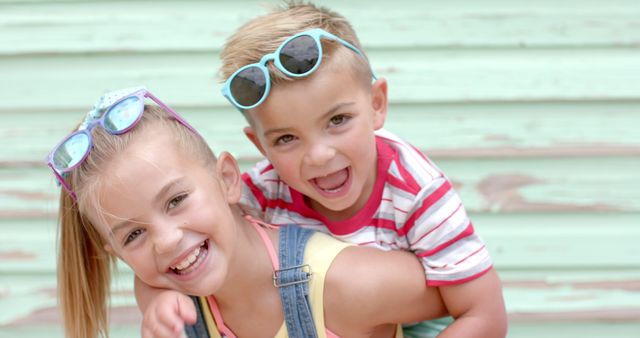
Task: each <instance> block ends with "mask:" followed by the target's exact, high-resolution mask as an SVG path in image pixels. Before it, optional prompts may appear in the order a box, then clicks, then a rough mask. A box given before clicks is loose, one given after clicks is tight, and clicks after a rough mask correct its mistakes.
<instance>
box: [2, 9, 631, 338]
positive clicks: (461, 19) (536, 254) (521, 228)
mask: <svg viewBox="0 0 640 338" xmlns="http://www.w3.org/2000/svg"><path fill="white" fill-rule="evenodd" d="M269 3H273V2H272V1H267V0H262V1H248V0H247V1H234V2H222V1H148V2H147V1H97V0H96V1H55V0H49V1H46V0H31V1H8V0H0V118H1V119H2V121H3V122H2V123H0V144H1V146H0V337H16V336H21V337H42V336H46V337H61V330H60V327H59V316H58V314H57V312H56V309H55V305H56V304H55V275H54V274H55V236H56V229H55V228H56V223H55V214H56V206H57V197H56V196H57V194H58V191H57V189H56V187H55V184H54V182H53V179H52V178H51V175H50V173H49V172H48V170H47V169H46V168H45V167H43V165H42V163H41V160H42V158H43V157H44V156H45V155H46V153H47V151H48V150H49V149H50V148H51V147H52V146H53V145H54V143H55V142H56V141H58V140H59V139H60V138H61V137H62V136H64V135H65V134H66V133H67V132H68V130H69V128H70V126H71V125H72V124H73V123H74V121H77V120H79V119H80V118H81V116H82V113H83V112H85V111H87V110H88V109H89V108H90V106H91V105H92V104H93V102H94V101H95V99H96V98H97V97H98V96H99V95H100V94H101V93H102V92H103V91H105V90H108V89H114V88H118V87H124V86H131V85H136V84H145V85H146V86H147V87H148V88H150V89H151V90H152V91H153V92H154V93H155V94H156V95H158V96H159V97H161V98H162V99H163V100H165V101H166V102H167V103H168V104H169V105H171V106H173V107H174V108H176V110H178V111H179V112H181V113H182V114H184V115H185V116H186V117H187V119H188V120H190V121H192V122H193V124H195V125H196V126H197V128H198V129H199V130H200V131H201V132H202V133H203V134H204V135H205V137H206V138H207V140H208V141H209V142H210V143H211V145H212V146H213V148H214V150H217V151H220V150H223V149H227V150H230V151H232V152H233V153H234V154H235V155H236V156H237V157H238V158H239V159H240V161H241V164H242V166H243V168H247V167H248V166H249V165H250V164H251V163H252V162H253V161H255V160H256V159H258V158H259V154H258V152H257V151H256V150H254V149H253V148H252V146H251V145H250V143H249V142H248V141H247V140H245V139H244V137H243V135H242V134H241V128H242V126H243V120H242V119H241V117H240V116H239V114H238V113H237V112H235V111H234V110H233V109H232V108H230V106H229V105H228V104H227V103H226V102H225V101H224V100H223V98H222V97H221V96H220V95H219V87H220V86H219V84H218V81H217V77H216V70H217V68H218V67H219V64H220V62H219V60H218V55H219V52H220V47H221V45H222V43H223V41H224V38H225V37H226V36H228V35H229V34H230V33H231V32H232V31H233V30H234V28H236V27H237V26H239V25H240V24H241V23H243V22H245V21H246V20H248V19H250V18H251V17H254V16H255V15H258V14H260V13H264V12H265V6H264V4H269ZM320 3H322V4H326V5H327V6H329V7H331V8H333V9H335V10H337V11H339V12H341V13H342V14H343V15H345V16H346V17H347V18H348V19H350V20H351V22H352V23H353V25H354V26H355V28H356V30H357V31H358V33H359V36H360V38H361V40H362V42H363V44H364V45H365V48H366V49H367V51H368V53H369V56H370V59H371V61H372V64H373V67H374V69H375V71H376V72H377V73H378V75H380V76H384V77H386V78H387V79H388V80H389V95H390V114H389V119H388V123H387V128H388V129H390V130H391V131H394V132H396V133H398V134H400V135H402V136H404V137H405V138H406V139H408V140H410V141H412V142H413V143H414V144H416V145H417V146H418V147H419V148H420V149H422V150H424V151H425V152H426V153H427V154H429V155H430V156H431V157H432V158H433V159H434V160H435V161H436V163H437V164H438V165H439V166H440V167H441V168H442V169H443V170H444V171H445V172H446V173H447V174H448V175H449V176H450V178H451V179H452V180H453V181H454V183H455V184H456V186H457V189H458V190H459V192H460V193H461V195H462V198H463V200H464V202H465V204H466V205H467V208H468V209H469V211H470V212H471V214H472V218H473V219H474V223H475V225H476V227H477V230H478V231H479V232H480V233H481V235H482V236H483V237H484V239H485V240H486V242H487V243H488V246H489V249H490V251H491V253H492V255H493V257H494V260H495V265H496V267H497V269H498V270H499V272H500V274H501V276H502V278H503V280H504V285H505V291H504V292H505V297H506V301H507V308H508V311H509V315H510V325H511V326H510V334H509V337H542V336H548V337H637V336H638V332H640V258H639V257H640V245H639V244H638V242H639V241H640V174H639V172H640V132H639V131H638V129H639V128H640V1H637V0H608V1H591V0H581V1H578V0H569V1H554V0H538V1H535V2H533V1H508V0H504V1H498V0H485V1H471V0H467V1H439V2H435V1H433V2H428V1H420V0H395V1H364V0H358V1H338V0H332V1H320ZM131 278H132V275H131V273H130V271H129V270H127V269H126V268H123V269H122V272H121V273H120V276H119V278H118V279H117V280H116V281H115V287H116V289H117V290H118V292H117V293H116V294H115V295H114V298H113V308H114V310H113V320H112V322H113V323H112V324H113V325H112V326H113V336H114V337H134V336H137V335H138V334H137V332H138V331H137V330H138V321H139V319H140V316H139V315H138V314H137V310H136V309H135V307H134V302H133V299H132V297H131V289H132V285H131Z"/></svg>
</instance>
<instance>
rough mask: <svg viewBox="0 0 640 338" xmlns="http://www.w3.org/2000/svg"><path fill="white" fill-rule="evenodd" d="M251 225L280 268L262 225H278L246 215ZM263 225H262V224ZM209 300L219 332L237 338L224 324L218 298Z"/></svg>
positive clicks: (209, 298)
mask: <svg viewBox="0 0 640 338" xmlns="http://www.w3.org/2000/svg"><path fill="white" fill-rule="evenodd" d="M244 217H245V218H246V219H247V220H248V221H249V223H251V225H253V227H254V228H255V229H256V231H257V232H258V235H260V238H261V239H262V241H263V242H264V246H265V247H266V248H267V253H268V254H269V259H270V260H271V265H273V269H274V270H278V269H279V266H280V264H279V263H278V255H276V249H275V248H274V247H273V243H271V240H270V239H269V236H267V232H266V231H264V229H263V228H262V226H264V227H266V228H269V229H275V228H277V227H276V226H273V225H271V224H267V223H265V222H263V221H260V220H258V219H256V218H253V217H251V216H249V215H245V216H244ZM261 225H262V226H261ZM207 300H208V303H209V309H211V314H212V315H213V319H214V320H215V321H216V326H217V327H218V332H220V333H221V334H222V335H224V336H225V337H227V338H236V335H235V334H234V333H233V331H231V329H229V328H228V327H227V326H226V325H225V324H224V319H222V313H221V312H220V308H219V307H218V302H216V298H215V297H214V296H213V295H210V296H207Z"/></svg>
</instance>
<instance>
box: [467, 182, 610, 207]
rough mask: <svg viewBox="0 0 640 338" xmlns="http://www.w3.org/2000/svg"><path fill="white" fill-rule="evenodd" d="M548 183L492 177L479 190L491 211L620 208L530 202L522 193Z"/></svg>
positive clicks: (602, 205) (595, 204)
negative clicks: (531, 186)
mask: <svg viewBox="0 0 640 338" xmlns="http://www.w3.org/2000/svg"><path fill="white" fill-rule="evenodd" d="M541 183H547V182H545V181H543V180H540V179H537V178H535V177H532V176H527V175H522V174H506V175H491V176H488V177H487V178H485V179H483V180H482V181H480V182H479V183H478V186H477V190H478V192H479V193H480V194H481V195H482V196H484V198H485V201H486V205H487V207H486V209H487V210H491V211H503V212H510V211H564V212H567V211H618V210H619V208H617V207H614V206H611V205H608V204H604V203H593V204H589V205H578V204H567V203H540V202H529V201H527V200H526V199H525V198H524V197H523V196H522V195H521V193H520V190H521V189H522V188H523V187H525V186H528V185H533V184H541Z"/></svg>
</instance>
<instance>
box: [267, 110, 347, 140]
mask: <svg viewBox="0 0 640 338" xmlns="http://www.w3.org/2000/svg"><path fill="white" fill-rule="evenodd" d="M354 104H355V102H341V103H338V104H337V105H335V106H333V108H331V109H329V110H328V111H327V112H326V113H324V114H322V116H320V120H324V119H326V118H327V117H328V116H329V115H333V114H334V113H335V112H336V111H338V110H340V109H342V108H344V107H347V106H351V105H354ZM290 129H291V128H274V129H269V130H267V131H265V132H264V136H265V137H267V136H269V135H270V134H282V133H285V132H287V131H289V130H290Z"/></svg>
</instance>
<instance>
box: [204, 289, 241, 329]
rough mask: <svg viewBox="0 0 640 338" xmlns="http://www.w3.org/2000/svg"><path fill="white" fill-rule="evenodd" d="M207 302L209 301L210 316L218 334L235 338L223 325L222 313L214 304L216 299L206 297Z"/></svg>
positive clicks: (216, 304)
mask: <svg viewBox="0 0 640 338" xmlns="http://www.w3.org/2000/svg"><path fill="white" fill-rule="evenodd" d="M207 300H208V301H209V308H210V309H211V314H212V315H213V320H215V321H216V326H217V327H218V332H220V334H222V335H223V336H224V337H226V338H236V335H235V334H234V333H233V331H231V329H230V328H228V327H227V326H226V325H224V319H222V313H220V308H218V303H217V302H216V298H215V297H213V295H211V296H207Z"/></svg>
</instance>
